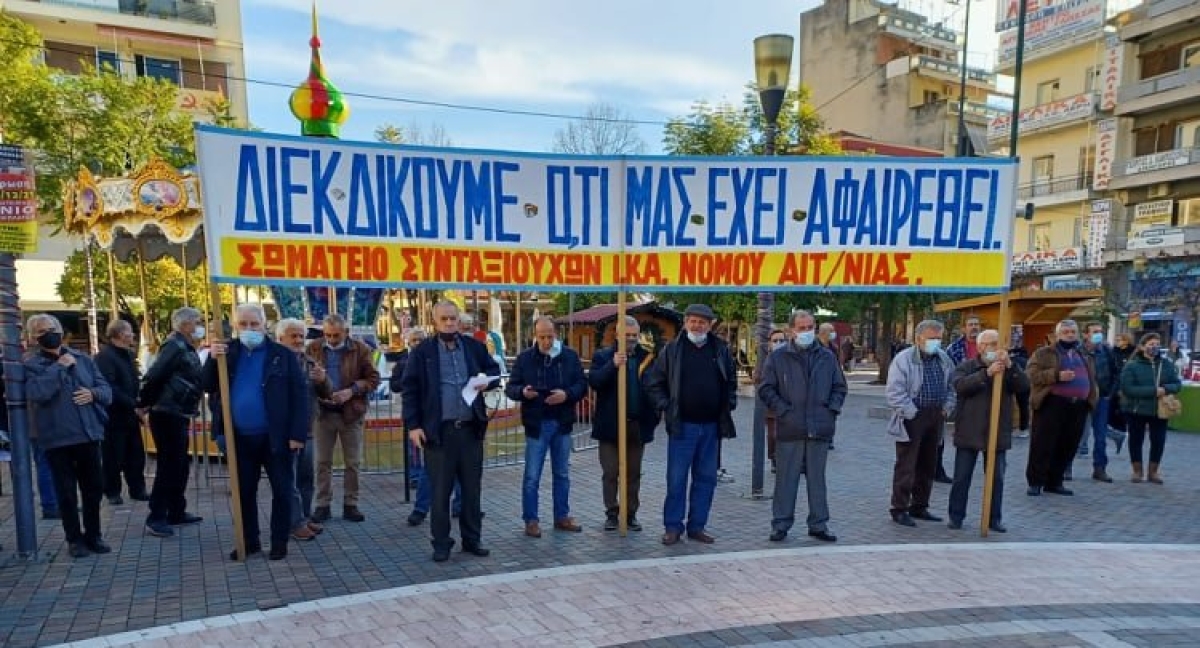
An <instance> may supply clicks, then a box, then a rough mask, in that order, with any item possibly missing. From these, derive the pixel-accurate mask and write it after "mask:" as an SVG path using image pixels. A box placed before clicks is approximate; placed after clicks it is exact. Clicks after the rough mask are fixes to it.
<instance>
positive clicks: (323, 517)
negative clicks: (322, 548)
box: [312, 506, 332, 524]
mask: <svg viewBox="0 0 1200 648" xmlns="http://www.w3.org/2000/svg"><path fill="white" fill-rule="evenodd" d="M330 517H332V513H330V511H329V507H328V506H318V507H317V508H316V509H315V510H313V514H312V521H313V522H316V523H318V524H320V523H321V522H328V521H329V518H330Z"/></svg>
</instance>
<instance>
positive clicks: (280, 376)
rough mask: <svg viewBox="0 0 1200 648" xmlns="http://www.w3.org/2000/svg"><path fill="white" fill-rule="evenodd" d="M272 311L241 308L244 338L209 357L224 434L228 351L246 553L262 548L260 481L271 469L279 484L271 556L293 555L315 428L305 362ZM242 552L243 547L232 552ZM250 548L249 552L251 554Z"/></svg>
mask: <svg viewBox="0 0 1200 648" xmlns="http://www.w3.org/2000/svg"><path fill="white" fill-rule="evenodd" d="M266 319H267V318H266V314H265V313H264V312H263V309H262V306H261V305H259V304H240V305H238V307H237V308H235V309H234V324H235V325H236V327H237V339H236V340H234V341H232V342H230V343H229V344H224V343H221V342H213V343H212V345H211V346H210V347H209V351H210V354H211V355H210V356H209V358H208V362H206V363H205V364H204V390H205V391H206V392H208V394H209V405H210V407H211V408H212V411H213V419H212V425H213V429H214V430H217V432H218V434H223V433H224V431H225V426H224V420H223V416H224V410H223V408H222V405H221V400H220V399H221V392H220V385H219V382H218V376H217V358H220V357H221V356H226V363H227V367H228V371H229V412H230V416H231V418H232V420H233V425H232V427H233V433H234V439H235V440H236V442H237V467H236V470H237V471H238V493H237V497H238V499H239V500H240V501H241V504H242V537H243V539H244V540H245V543H246V554H247V555H250V554H256V553H260V552H262V544H261V542H260V540H259V529H258V482H259V480H260V479H261V477H262V471H263V470H264V469H265V470H266V473H267V480H268V481H269V483H270V484H271V553H270V554H269V558H270V559H271V560H283V559H284V558H286V557H287V549H288V548H287V545H288V536H289V534H290V532H291V530H292V527H291V524H292V514H291V513H292V495H293V491H294V488H295V479H294V477H293V472H292V471H293V464H294V462H295V456H296V455H298V454H300V452H301V451H302V450H303V449H304V442H305V440H306V439H307V436H308V424H309V412H310V411H311V410H310V409H309V395H308V392H307V391H306V384H305V377H304V373H303V372H304V369H303V368H302V366H301V363H300V361H299V360H298V359H297V357H296V354H295V353H293V352H292V351H291V350H290V349H288V348H287V347H285V346H283V345H282V344H278V343H276V342H273V341H271V340H268V339H267V336H266V332H265V331H266ZM229 558H230V560H237V558H238V556H237V550H236V549H235V550H234V551H233V552H231V553H230V555H229ZM244 558H245V556H243V559H244Z"/></svg>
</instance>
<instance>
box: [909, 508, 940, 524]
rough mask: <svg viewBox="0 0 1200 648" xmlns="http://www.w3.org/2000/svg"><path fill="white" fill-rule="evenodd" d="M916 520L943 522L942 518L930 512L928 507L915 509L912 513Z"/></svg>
mask: <svg viewBox="0 0 1200 648" xmlns="http://www.w3.org/2000/svg"><path fill="white" fill-rule="evenodd" d="M910 515H911V516H912V518H913V519H914V520H927V521H929V522H941V521H942V518H940V517H938V516H936V515H934V514H933V513H930V512H929V510H928V509H926V510H924V511H913V512H912V513H910Z"/></svg>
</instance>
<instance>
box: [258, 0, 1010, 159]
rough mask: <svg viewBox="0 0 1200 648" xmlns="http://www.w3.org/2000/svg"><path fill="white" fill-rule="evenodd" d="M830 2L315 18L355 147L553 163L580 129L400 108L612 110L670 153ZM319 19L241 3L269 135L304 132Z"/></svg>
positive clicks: (387, 9)
mask: <svg viewBox="0 0 1200 648" xmlns="http://www.w3.org/2000/svg"><path fill="white" fill-rule="evenodd" d="M966 1H970V0H966ZM819 3H820V0H742V2H740V3H733V2H729V1H728V0H723V1H718V0H654V1H646V0H607V1H606V2H592V3H584V2H563V1H562V0H559V1H556V2H553V1H550V0H504V1H496V0H438V1H435V2H415V1H413V0H338V1H337V2H336V3H335V2H330V1H328V0H326V1H323V2H321V3H320V4H319V7H318V10H319V16H320V28H321V40H322V43H323V46H322V49H321V52H322V58H323V60H324V62H325V66H326V70H327V72H328V75H329V77H330V79H331V80H332V81H333V83H334V84H335V85H336V86H337V87H338V88H339V89H341V90H342V91H343V92H345V93H353V95H361V96H353V95H352V96H350V97H349V98H348V100H349V103H350V107H351V115H350V119H349V121H348V122H347V124H346V125H345V126H344V127H343V130H342V138H343V139H348V140H369V139H372V138H373V132H374V130H375V128H376V127H377V126H379V125H380V124H383V123H392V124H396V125H399V126H402V127H403V126H408V125H411V124H415V125H417V126H418V127H419V128H421V129H424V130H426V131H428V130H429V129H430V128H431V127H432V126H433V125H435V124H436V125H439V126H440V127H441V128H443V129H444V131H445V133H446V135H447V136H448V137H449V139H450V140H451V142H452V144H453V145H454V146H457V147H466V148H487V149H501V150H522V151H549V150H551V147H552V145H553V141H554V134H555V132H556V131H557V130H559V129H562V128H564V127H566V126H567V125H568V123H569V120H567V119H561V118H547V117H527V116H518V115H510V114H499V113H494V112H485V111H478V110H461V109H454V108H449V107H443V106H428V105H420V104H418V103H411V101H409V102H406V101H399V100H401V99H403V100H412V101H419V102H435V103H442V104H447V103H448V104H461V105H470V106H478V107H485V108H489V109H501V110H519V111H535V112H542V113H554V114H562V115H572V116H576V115H582V114H584V113H585V111H586V109H587V107H588V106H589V105H591V104H593V103H596V102H604V103H608V104H611V105H613V106H616V107H617V108H618V109H619V110H621V111H622V112H623V113H624V114H625V115H627V116H629V117H631V118H633V119H636V120H644V121H647V122H654V123H652V124H645V125H640V126H639V127H638V128H639V134H640V136H641V137H642V139H643V140H644V141H645V142H646V145H647V150H648V152H651V153H657V152H661V147H662V141H661V140H662V126H661V125H660V124H661V122H665V121H667V120H668V119H671V118H673V117H682V116H686V115H687V114H688V113H689V112H690V109H691V106H692V105H693V103H694V102H696V101H698V100H705V101H708V102H709V103H710V104H715V103H720V102H724V101H729V102H733V103H739V102H740V100H741V96H742V92H743V90H744V86H745V84H746V83H747V82H749V81H751V80H752V79H753V76H754V58H753V45H752V43H753V40H754V38H755V37H756V36H759V35H762V34H767V33H786V34H791V35H793V36H798V33H799V24H800V14H801V12H803V11H804V10H806V9H809V8H811V7H813V6H816V5H817V4H819ZM903 4H904V5H905V6H907V7H909V8H911V9H914V10H918V11H921V12H922V13H925V14H927V15H929V14H935V15H936V16H937V17H939V18H947V19H948V20H949V21H951V22H954V21H957V22H958V23H959V24H961V21H962V8H961V6H956V5H953V4H951V3H948V2H945V1H944V0H904V2H903ZM310 7H311V4H310V0H242V22H243V25H242V28H243V42H244V45H245V56H246V74H247V77H248V78H249V79H251V80H252V81H251V82H250V83H249V87H248V90H249V100H250V116H251V121H252V122H253V124H254V125H255V126H257V127H259V128H262V129H264V130H267V131H271V132H281V133H295V132H297V131H298V128H299V125H298V123H297V122H296V120H295V118H293V117H292V116H291V113H290V112H289V111H288V108H287V105H288V104H287V99H288V95H289V94H290V92H291V88H292V87H294V86H295V85H296V84H298V83H299V82H300V81H302V80H303V79H304V78H305V76H306V75H307V71H308V36H309V31H310V20H309V11H310ZM994 16H995V0H975V4H974V5H973V7H972V16H971V22H972V24H971V30H970V32H971V36H970V43H969V44H970V55H969V58H968V60H969V62H970V63H971V64H972V65H982V64H986V63H988V62H990V60H991V59H992V57H993V56H994V54H993V51H994V49H995V46H996V45H995V35H994V34H993V33H992V25H993V22H994ZM792 67H793V77H794V76H795V74H796V73H795V68H796V63H795V62H793V65H792ZM254 81H265V82H269V83H283V84H285V86H286V87H273V86H271V85H267V84H263V83H255V82H254Z"/></svg>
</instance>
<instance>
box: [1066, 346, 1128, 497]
mask: <svg viewBox="0 0 1200 648" xmlns="http://www.w3.org/2000/svg"><path fill="white" fill-rule="evenodd" d="M1084 328H1085V329H1086V334H1085V336H1084V338H1083V350H1084V352H1086V353H1087V354H1088V355H1090V356H1091V357H1092V363H1093V364H1094V365H1095V367H1096V388H1097V389H1098V390H1099V393H1100V399H1099V400H1097V401H1096V407H1095V409H1093V410H1092V413H1091V426H1092V435H1091V436H1092V479H1094V480H1096V481H1098V482H1104V483H1106V484H1111V483H1112V480H1113V479H1112V477H1110V476H1109V475H1108V440H1109V439H1113V440H1114V441H1116V442H1117V450H1118V451H1119V450H1120V449H1121V444H1123V443H1124V442H1125V439H1124V438H1123V437H1122V435H1121V433H1119V432H1116V431H1114V430H1111V429H1109V427H1108V411H1109V408H1110V407H1111V406H1112V399H1113V398H1114V397H1115V396H1116V395H1117V391H1118V390H1119V388H1120V386H1121V370H1120V369H1119V368H1118V366H1119V361H1118V360H1117V355H1116V353H1114V352H1113V350H1112V347H1110V346H1108V345H1107V344H1105V343H1104V326H1103V325H1102V324H1100V323H1099V322H1088V323H1087V325H1085V327H1084ZM1087 452H1088V435H1087V434H1086V433H1085V434H1084V435H1083V441H1082V442H1081V443H1080V444H1079V454H1080V456H1086V455H1087ZM1067 472H1068V473H1070V472H1071V469H1070V468H1069V467H1068V468H1067Z"/></svg>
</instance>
